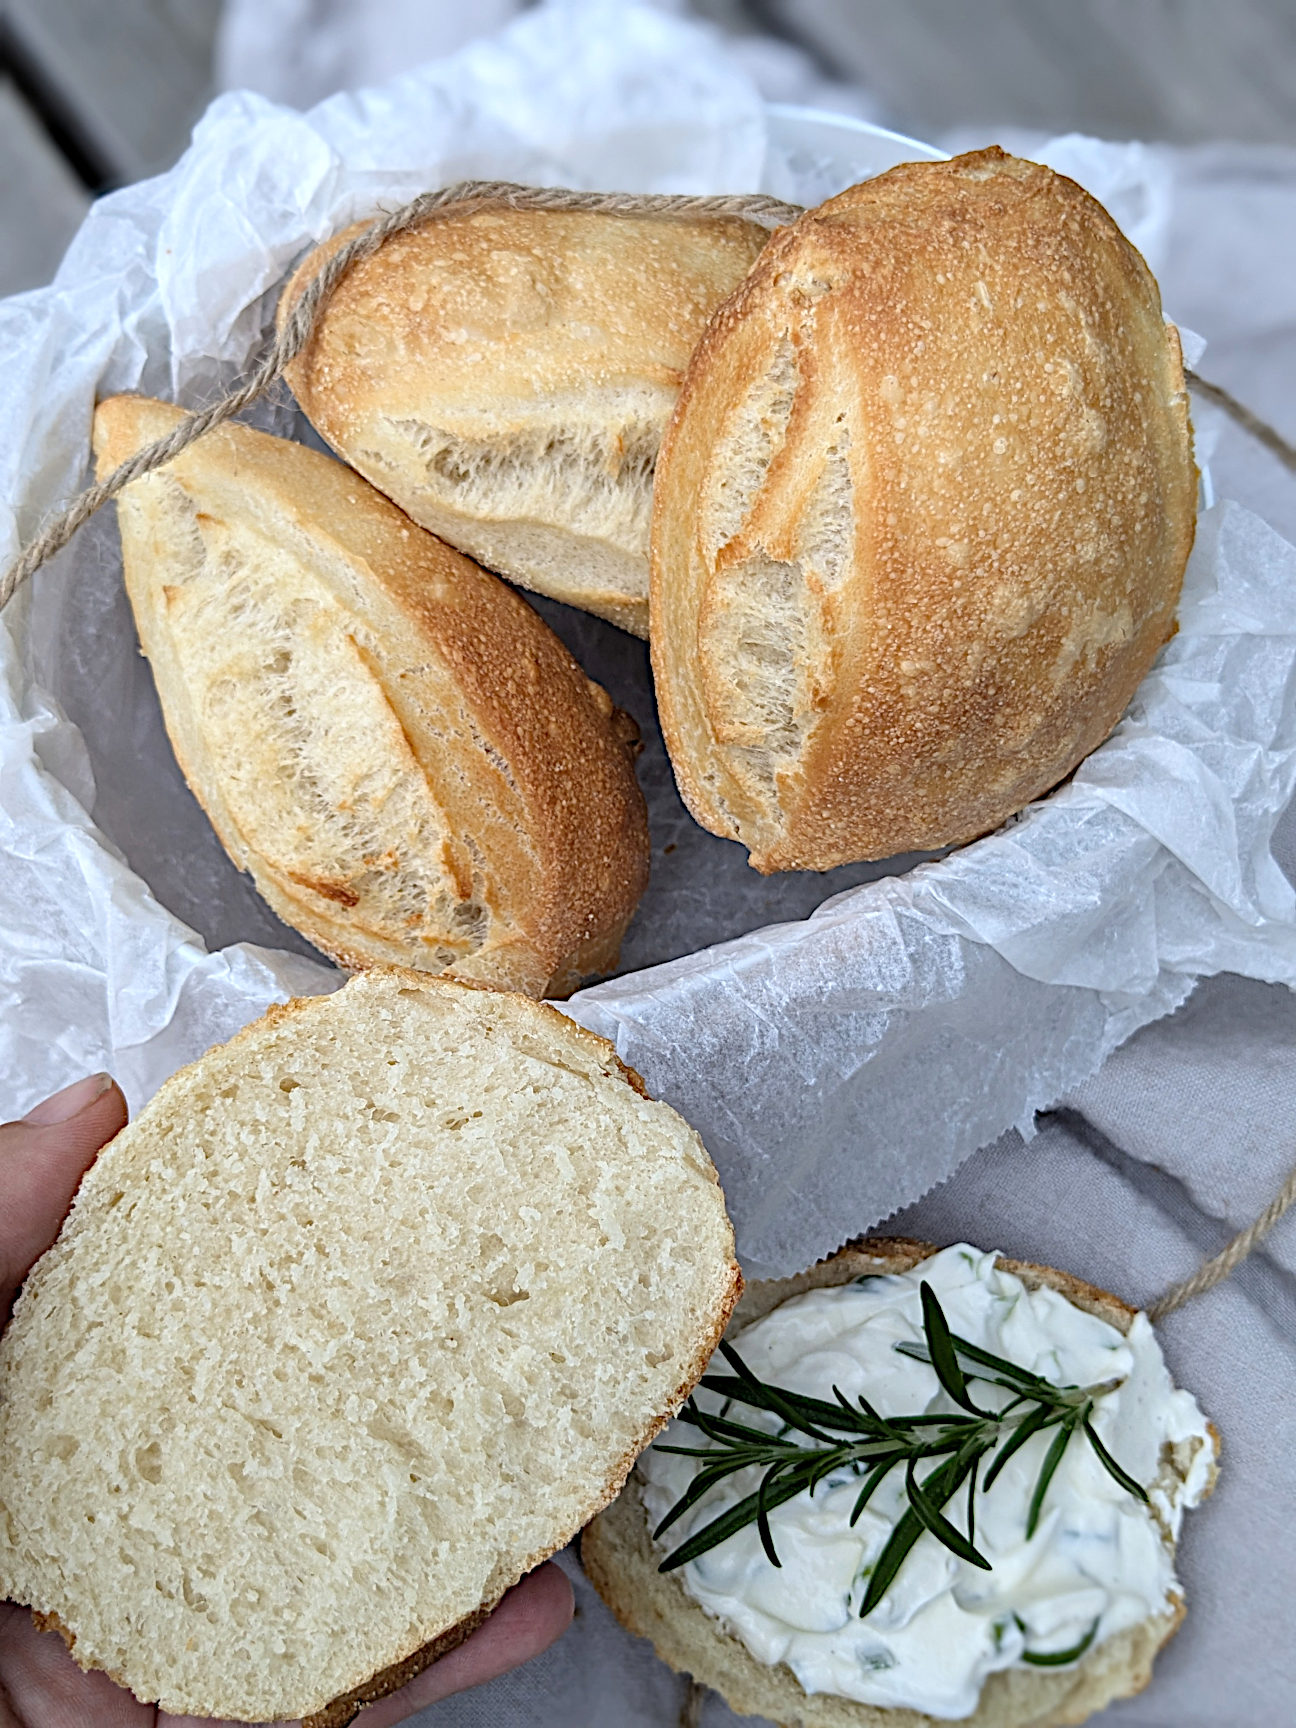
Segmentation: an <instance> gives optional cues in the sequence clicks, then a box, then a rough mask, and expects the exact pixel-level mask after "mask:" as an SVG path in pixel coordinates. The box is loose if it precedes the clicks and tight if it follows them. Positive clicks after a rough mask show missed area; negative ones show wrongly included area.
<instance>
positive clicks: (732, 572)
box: [652, 150, 1197, 871]
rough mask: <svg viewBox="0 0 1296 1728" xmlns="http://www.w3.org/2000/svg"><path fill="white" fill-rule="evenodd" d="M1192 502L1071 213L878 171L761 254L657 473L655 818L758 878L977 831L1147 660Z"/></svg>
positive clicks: (1116, 258)
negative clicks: (685, 809)
mask: <svg viewBox="0 0 1296 1728" xmlns="http://www.w3.org/2000/svg"><path fill="white" fill-rule="evenodd" d="M1196 479H1197V477H1196V471H1195V469H1194V466H1193V459H1192V442H1191V432H1190V427H1189V421H1188V399H1187V395H1186V391H1185V386H1184V377H1183V368H1182V364H1181V359H1180V350H1179V339H1178V335H1177V333H1176V331H1175V330H1174V328H1173V326H1168V325H1166V324H1165V323H1164V321H1163V318H1162V313H1161V302H1160V298H1159V295H1158V293H1157V286H1156V283H1155V282H1154V281H1153V278H1152V276H1151V274H1150V272H1149V271H1148V269H1147V266H1146V265H1145V264H1144V262H1143V260H1142V259H1141V258H1140V257H1139V255H1138V253H1137V252H1136V251H1135V250H1134V248H1133V247H1132V246H1131V245H1130V244H1129V242H1128V241H1127V240H1126V239H1125V238H1124V236H1123V235H1122V234H1121V233H1120V231H1119V229H1118V228H1117V227H1116V225H1115V223H1114V222H1113V221H1112V220H1111V218H1110V217H1109V216H1108V215H1107V214H1106V212H1105V211H1104V210H1103V209H1102V208H1101V206H1100V205H1098V204H1097V203H1095V201H1094V200H1093V199H1092V198H1091V197H1090V196H1089V195H1088V194H1087V193H1086V192H1083V191H1082V190H1081V189H1080V187H1079V186H1077V185H1075V184H1074V182H1073V181H1070V180H1067V179H1064V178H1063V177H1062V176H1061V175H1060V174H1055V173H1053V172H1052V170H1051V169H1048V168H1044V167H1041V166H1039V165H1038V164H1037V163H1033V162H1023V161H1019V160H1017V159H1015V158H1013V157H1011V156H1007V155H1005V154H1004V153H1003V152H1002V151H1000V150H983V151H980V152H978V153H976V154H974V155H969V156H961V157H958V158H956V159H955V160H953V161H950V162H915V163H906V164H904V165H902V166H900V167H898V168H894V169H892V170H891V171H890V172H889V173H886V174H883V175H880V176H879V177H878V178H877V179H875V180H870V181H868V182H866V183H865V184H864V185H860V186H855V187H852V188H851V189H850V190H849V191H847V192H843V193H842V194H841V196H840V197H837V198H833V199H830V200H829V201H828V203H826V204H824V205H821V206H820V207H819V208H818V209H817V210H812V211H809V212H807V213H806V214H805V215H804V216H803V217H801V218H800V219H799V220H798V221H797V222H796V223H795V224H793V225H792V226H791V227H789V228H785V229H781V230H780V231H779V232H778V234H777V235H776V236H775V238H774V239H773V240H772V241H771V242H770V244H769V246H768V247H767V248H766V249H765V251H764V252H763V253H762V254H761V257H760V258H759V259H758V260H757V262H756V265H755V267H754V268H753V270H752V272H751V274H750V276H749V277H748V278H747V280H746V281H745V282H744V283H743V284H742V286H741V287H740V288H739V289H738V291H737V292H736V293H735V294H734V295H733V296H732V297H731V298H730V299H729V300H728V301H726V303H725V305H724V306H723V307H722V308H721V309H720V310H719V311H718V312H717V314H716V316H715V317H714V319H713V320H712V322H711V324H710V325H709V327H708V329H707V332H706V334H705V336H704V337H703V339H702V341H701V343H700V344H699V346H698V348H697V350H696V352H695V354H694V357H693V361H692V363H691V365H690V368H689V373H688V378H687V381H686V383H685V386H684V390H683V392H682V394H681V397H680V401H679V405H678V407H677V409H676V413H675V416H674V419H673V421H672V423H671V427H670V430H669V432H668V434H667V437H666V439H665V442H664V444H663V447H662V453H661V458H660V461H659V463H658V468H657V480H656V489H655V504H654V516H653V549H652V564H653V575H652V642H653V670H654V674H655V677H656V683H657V694H658V700H659V703H660V707H661V714H662V724H663V729H664V731H665V735H666V742H667V745H668V747H669V750H670V754H671V760H672V762H673V763H674V767H675V773H676V778H677V780H678V782H679V787H680V791H681V793H682V795H683V797H684V799H685V801H686V802H687V804H688V805H689V808H690V809H691V810H692V812H693V814H694V815H695V816H696V817H697V819H698V820H699V821H700V822H701V823H702V824H703V825H704V826H705V827H707V828H709V829H711V830H712V831H713V832H714V833H717V834H724V835H728V836H732V837H734V838H736V839H738V840H740V841H741V842H742V843H743V844H744V845H745V846H746V847H747V848H748V850H749V852H750V854H751V862H752V863H753V864H754V865H755V867H756V868H757V869H758V870H762V871H772V870H799V869H814V870H822V869H828V868H830V867H832V866H834V865H838V864H844V863H847V862H850V861H854V860H860V859H866V858H884V857H888V856H891V855H894V854H896V853H899V852H905V851H912V850H921V849H927V848H937V847H942V846H948V845H951V844H954V843H960V842H963V841H966V840H971V839H974V838H975V837H976V836H977V835H980V834H984V833H986V832H988V831H989V830H990V829H992V828H994V827H996V826H997V825H998V824H999V823H1000V822H1002V821H1004V820H1005V818H1006V817H1008V816H1010V815H1011V814H1012V813H1013V812H1015V811H1017V810H1020V809H1021V808H1022V807H1023V805H1025V804H1027V803H1028V802H1029V801H1030V800H1031V799H1033V798H1037V797H1039V796H1041V795H1042V794H1043V793H1045V792H1047V791H1048V790H1049V789H1050V788H1051V787H1053V786H1055V785H1057V783H1058V782H1059V781H1060V780H1061V779H1062V778H1063V777H1064V776H1065V775H1066V774H1068V773H1069V772H1070V771H1071V770H1072V769H1073V768H1074V767H1075V766H1076V764H1077V763H1078V762H1080V761H1081V760H1082V758H1083V757H1084V756H1085V755H1086V754H1087V753H1088V752H1089V751H1091V750H1092V749H1094V747H1095V746H1096V745H1097V744H1099V743H1100V742H1101V741H1102V740H1103V739H1104V738H1105V737H1106V736H1107V734H1108V733H1109V732H1110V731H1111V729H1112V727H1113V726H1114V725H1115V724H1116V722H1117V720H1118V719H1119V718H1120V716H1121V714H1122V712H1123V711H1124V709H1125V707H1126V704H1127V703H1128V702H1129V700H1130V697H1131V696H1132V695H1133V693H1134V690H1135V687H1136V686H1137V685H1138V683H1139V680H1140V679H1141V678H1142V677H1143V675H1144V673H1145V672H1146V671H1147V669H1148V667H1149V666H1150V665H1151V663H1152V659H1153V656H1154V655H1155V653H1156V651H1157V649H1158V648H1159V647H1160V646H1161V644H1162V643H1163V642H1165V641H1166V640H1167V638H1168V637H1169V636H1170V635H1171V634H1172V633H1173V630H1174V612H1175V606H1176V603H1177V600H1178V596H1179V589H1180V583H1181V580H1182V577H1183V571H1184V565H1185V563H1186V561H1187V558H1188V552H1189V549H1190V547H1191V545H1192V540H1193V528H1194V521H1195V499H1196Z"/></svg>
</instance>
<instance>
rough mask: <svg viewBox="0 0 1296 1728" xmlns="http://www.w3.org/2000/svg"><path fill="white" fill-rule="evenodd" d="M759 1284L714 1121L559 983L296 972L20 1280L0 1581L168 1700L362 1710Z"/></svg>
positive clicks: (546, 1549) (612, 1461)
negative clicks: (675, 1093)
mask: <svg viewBox="0 0 1296 1728" xmlns="http://www.w3.org/2000/svg"><path fill="white" fill-rule="evenodd" d="M740 1283H741V1281H740V1279H739V1276H738V1269H737V1266H736V1264H735V1262H734V1258H733V1236H732V1232H731V1230H730V1227H729V1221H728V1219H727V1217H726V1215H725V1209H724V1199H723V1196H722V1194H721V1192H720V1189H719V1186H718V1184H717V1182H716V1177H715V1171H714V1169H713V1168H712V1165H711V1161H710V1159H709V1158H708V1157H707V1154H706V1150H705V1148H704V1147H703V1145H702V1142H701V1141H700V1140H699V1138H698V1136H697V1135H696V1134H695V1133H694V1132H693V1130H692V1129H691V1128H689V1127H688V1125H687V1124H686V1123H685V1122H684V1121H683V1120H682V1119H681V1118H680V1117H679V1116H677V1115H676V1114H675V1112H674V1111H673V1110H671V1109H669V1108H668V1107H667V1106H666V1105H665V1104H660V1103H656V1102H654V1101H653V1100H651V1099H649V1098H648V1097H647V1096H646V1095H645V1094H644V1091H643V1087H642V1083H641V1082H640V1081H639V1079H638V1077H637V1076H636V1075H635V1074H634V1073H632V1072H631V1071H630V1070H629V1069H626V1068H624V1067H623V1066H622V1065H621V1063H620V1062H618V1060H617V1058H616V1056H615V1054H614V1053H613V1050H612V1047H611V1045H609V1044H607V1043H606V1042H605V1041H604V1040H603V1039H601V1038H598V1037H595V1036H594V1035H593V1034H591V1033H589V1032H585V1031H583V1030H582V1029H581V1028H579V1027H577V1026H576V1025H574V1024H573V1023H572V1022H570V1021H569V1020H567V1019H565V1018H564V1017H563V1016H562V1015H561V1014H559V1013H558V1012H557V1011H556V1010H555V1009H552V1008H548V1007H545V1006H543V1005H541V1004H538V1003H535V1002H532V1001H529V1000H527V999H525V998H522V997H518V996H513V995H505V994H501V993H499V992H496V991H491V990H486V989H483V988H480V987H478V988H474V987H472V986H469V985H464V984H459V983H456V982H454V981H451V980H440V979H429V978H427V977H426V976H423V975H419V974H415V973H410V972H401V971H396V970H382V971H375V972H371V973H368V974H365V975H363V976H361V977H359V978H357V979H354V980H353V981H352V982H351V983H350V984H348V985H347V986H346V988H345V989H343V990H342V991H340V992H339V993H338V994H336V995H334V996H328V997H320V998H315V999H312V1000H308V1001H299V1002H295V1003H291V1004H289V1006H288V1007H286V1008H272V1009H271V1010H270V1012H269V1013H268V1014H267V1015H266V1016H265V1017H264V1018H263V1019H261V1020H259V1021H257V1022H256V1023H255V1024H254V1025H252V1026H251V1027H249V1028H248V1029H247V1030H246V1031H244V1032H242V1033H240V1034H239V1035H238V1036H237V1037H236V1038H234V1039H233V1040H231V1042H230V1043H228V1044H226V1045H224V1046H222V1047H219V1048H217V1049H215V1050H212V1051H210V1052H209V1053H208V1054H207V1055H206V1056H205V1057H203V1058H202V1060H201V1061H199V1062H197V1063H195V1064H194V1065H193V1066H192V1067H190V1068H187V1069H185V1070H183V1071H182V1072H181V1073H179V1074H177V1075H176V1076H175V1077H174V1078H173V1079H171V1080H170V1081H168V1082H167V1084H166V1085H165V1086H164V1087H163V1088H162V1090H161V1091H160V1092H159V1093H158V1095H157V1097H156V1098H155V1099H154V1100H153V1102H152V1103H151V1104H150V1105H149V1106H148V1107H147V1108H146V1109H145V1110H144V1112H143V1113H142V1114H141V1116H140V1117H139V1119H138V1120H137V1121H136V1122H135V1123H134V1124H133V1125H132V1126H130V1127H128V1128H126V1129H125V1130H123V1132H122V1133H121V1134H120V1135H119V1136H118V1138H117V1139H116V1140H115V1141H113V1142H112V1144H111V1145H110V1146H109V1147H107V1148H106V1149H105V1151H104V1152H103V1153H101V1155H100V1157H99V1159H98V1161H97V1162H96V1164H95V1165H94V1166H93V1168H92V1169H91V1170H90V1171H89V1173H88V1174H87V1175H86V1177H85V1179H84V1181H83V1182H82V1185H81V1189H80V1192H79V1194H78V1196H77V1199H76V1203H75V1205H74V1207H73V1209H72V1213H71V1215H70V1217H69V1218H68V1221H67V1223H66V1224H65V1225H64V1228H63V1231H62V1233H61V1234H60V1236H59V1239H58V1241H57V1242H56V1244H55V1245H54V1247H53V1248H52V1249H51V1250H50V1251H49V1253H48V1254H46V1255H45V1256H44V1258H43V1259H42V1260H41V1261H40V1262H39V1263H38V1264H37V1266H36V1268H35V1269H34V1270H33V1272H32V1274H31V1276H30V1277H29V1279H28V1281H27V1284H26V1286H25V1288H24V1290H23V1292H22V1295H21V1296H20V1298H19V1300H18V1303H17V1306H16V1308H15V1311H14V1317H13V1320H12V1322H11V1324H10V1326H9V1328H8V1330H7V1331H6V1332H5V1334H4V1337H3V1339H2V1340H0V1596H8V1597H12V1598H13V1599H14V1600H16V1601H18V1602H24V1603H29V1604H31V1605H32V1607H33V1608H34V1609H36V1610H38V1611H39V1613H40V1614H41V1615H43V1616H44V1617H45V1618H46V1620H47V1622H49V1623H53V1624H56V1625H58V1626H59V1627H60V1628H61V1629H62V1630H63V1631H64V1634H65V1636H66V1637H67V1639H68V1640H69V1642H70V1644H71V1646H72V1652H73V1655H74V1656H75V1657H76V1659H77V1661H78V1662H80V1663H81V1664H82V1665H83V1666H85V1667H88V1668H102V1669H106V1670H107V1671H108V1673H109V1674H111V1675H112V1676H113V1678H114V1679H116V1680H117V1681H119V1682H120V1683H121V1684H123V1685H125V1686H128V1687H130V1688H131V1690H132V1691H134V1692H135V1693H136V1694H137V1696H138V1697H140V1698H141V1699H144V1700H155V1699H156V1700H158V1701H159V1702H160V1703H161V1705H162V1706H163V1708H164V1709H167V1710H170V1711H174V1712H178V1713H196V1714H198V1715H202V1716H204V1717H205V1716H207V1715H214V1716H217V1717H221V1718H224V1717H233V1718H236V1719H238V1720H240V1721H243V1720H254V1721H257V1722H260V1721H262V1720H264V1719H271V1718H284V1717H297V1716H306V1717H308V1718H310V1720H311V1723H312V1728H324V1725H326V1724H327V1725H330V1728H336V1725H338V1724H341V1723H345V1722H347V1721H349V1720H350V1719H351V1717H352V1716H353V1715H354V1714H355V1713H356V1710H357V1709H358V1708H359V1706H360V1704H361V1703H362V1702H364V1701H365V1700H367V1699H371V1698H374V1697H378V1696H381V1695H382V1694H383V1693H384V1692H386V1691H389V1690H392V1689H393V1688H394V1687H395V1686H397V1685H400V1684H402V1683H403V1682H404V1681H405V1680H407V1679H408V1678H410V1677H411V1675H412V1674H413V1673H415V1672H417V1671H418V1669H419V1667H421V1666H422V1665H424V1663H425V1662H426V1661H428V1660H430V1659H431V1658H432V1657H433V1656H435V1655H436V1654H437V1653H438V1652H439V1651H441V1650H444V1649H445V1648H448V1647H449V1646H450V1645H451V1644H453V1643H454V1642H456V1641H457V1640H458V1639H459V1638H461V1637H463V1636H465V1635H466V1633H467V1632H468V1631H469V1630H471V1628H472V1626H473V1625H475V1624H477V1623H478V1622H479V1621H480V1619H481V1618H482V1617H483V1616H484V1614H485V1612H486V1611H487V1610H488V1609H489V1608H490V1607H491V1606H492V1605H493V1604H494V1603H495V1602H496V1601H497V1600H498V1599H499V1597H500V1596H501V1595H502V1594H503V1592H504V1591H505V1590H506V1589H507V1588H508V1587H509V1586H510V1585H511V1584H512V1583H513V1582H514V1581H515V1580H516V1579H517V1578H519V1577H520V1576H521V1575H522V1574H523V1573H525V1572H527V1571H528V1570H530V1569H531V1568H532V1567H533V1566H535V1565H536V1564H538V1562H539V1561H540V1560H542V1559H543V1558H544V1557H545V1556H546V1555H547V1554H550V1553H552V1552H553V1551H554V1549H556V1548H558V1547H559V1546H561V1544H563V1543H564V1542H566V1541H567V1540H568V1539H569V1538H570V1537H571V1535H572V1534H573V1533H574V1532H575V1531H576V1530H577V1529H578V1528H579V1527H580V1526H581V1525H582V1524H583V1523H584V1522H585V1520H586V1519H587V1518H589V1517H590V1515H591V1514H592V1513H593V1512H594V1511H596V1510H597V1509H598V1508H599V1507H600V1506H601V1505H603V1504H604V1503H605V1502H606V1501H607V1500H608V1499H609V1498H610V1497H611V1495H612V1494H614V1493H615V1492H616V1490H617V1488H618V1487H619V1485H620V1484H621V1482H622V1481H623V1480H624V1478H625V1475H626V1472H627V1471H628V1469H629V1468H630V1466H631V1464H632V1463H633V1461H634V1459H635V1456H636V1455H637V1453H638V1452H639V1451H640V1449H641V1448H642V1447H643V1446H644V1445H646V1444H647V1442H648V1441H649V1440H650V1439H651V1438H652V1436H653V1434H655V1433H656V1432H657V1430H658V1429H659V1428H660V1427H661V1426H662V1424H663V1422H664V1421H665V1420H666V1418H667V1416H668V1415H669V1414H670V1413H671V1412H672V1411H673V1410H674V1409H675V1408H676V1407H677V1406H678V1405H679V1403H680V1402H681V1400H682V1399H683V1398H684V1396H685V1395H686V1393H687V1392H688V1391H689V1389H690V1388H691V1387H692V1385H693V1383H694V1381H695V1380H696V1379H697V1376H698V1375H699V1373H700V1372H701V1370H702V1368H703V1366H704V1364H705V1362H706V1360H707V1357H708V1356H709V1354H710V1352H711V1350H712V1348H713V1347H714V1345H715V1342H716V1340H717V1338H718V1337H719V1335H720V1333H721V1332H722V1331H723V1328H724V1325H725V1321H726V1320H727V1318H728V1316H729V1313H730V1310H731V1308H732V1306H733V1302H734V1299H735V1296H736V1295H737V1292H738V1289H739V1287H740ZM389 1670H390V1671H389ZM312 1712H315V1713H317V1714H316V1715H314V1716H313V1717H312V1714H311V1713H312Z"/></svg>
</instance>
